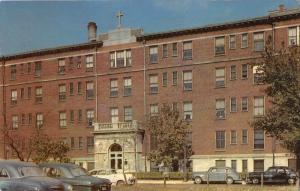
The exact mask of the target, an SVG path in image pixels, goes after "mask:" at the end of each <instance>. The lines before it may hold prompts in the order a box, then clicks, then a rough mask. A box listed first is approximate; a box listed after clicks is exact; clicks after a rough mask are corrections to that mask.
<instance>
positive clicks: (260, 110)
mask: <svg viewBox="0 0 300 191" xmlns="http://www.w3.org/2000/svg"><path fill="white" fill-rule="evenodd" d="M264 102H265V100H264V97H254V116H256V117H259V116H263V115H264V113H265V104H264Z"/></svg>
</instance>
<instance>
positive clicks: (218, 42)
mask: <svg viewBox="0 0 300 191" xmlns="http://www.w3.org/2000/svg"><path fill="white" fill-rule="evenodd" d="M223 54H225V37H224V36H221V37H216V38H215V55H216V56H217V55H223Z"/></svg>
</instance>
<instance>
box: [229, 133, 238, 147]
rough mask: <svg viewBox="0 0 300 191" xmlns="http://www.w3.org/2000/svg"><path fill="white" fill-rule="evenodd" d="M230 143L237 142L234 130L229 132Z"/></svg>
mask: <svg viewBox="0 0 300 191" xmlns="http://www.w3.org/2000/svg"><path fill="white" fill-rule="evenodd" d="M230 143H231V144H237V132H236V131H235V130H232V131H231V132H230Z"/></svg>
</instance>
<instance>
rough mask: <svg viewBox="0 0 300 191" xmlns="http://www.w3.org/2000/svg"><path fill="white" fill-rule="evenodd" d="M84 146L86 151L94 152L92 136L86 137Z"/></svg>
mask: <svg viewBox="0 0 300 191" xmlns="http://www.w3.org/2000/svg"><path fill="white" fill-rule="evenodd" d="M86 146H87V152H88V153H93V152H94V137H87V138H86Z"/></svg>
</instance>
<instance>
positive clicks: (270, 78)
mask: <svg viewBox="0 0 300 191" xmlns="http://www.w3.org/2000/svg"><path fill="white" fill-rule="evenodd" d="M269 42H271V41H269ZM270 44H271V43H267V47H266V50H265V53H264V54H263V59H262V62H260V63H259V64H258V68H257V70H258V73H261V74H263V75H261V76H260V77H261V78H262V79H261V80H262V82H264V83H265V84H266V88H265V92H266V94H267V96H268V97H269V98H270V100H271V103H272V107H271V108H270V109H269V110H268V111H267V112H266V115H265V116H264V117H262V118H258V119H255V120H254V122H253V124H252V125H253V127H254V128H263V129H264V130H265V131H266V134H268V135H269V136H274V137H275V138H277V139H278V140H281V142H282V143H283V145H284V146H285V147H286V148H287V149H289V150H290V151H292V152H293V151H294V149H295V144H296V140H297V139H299V138H300V86H299V85H300V81H299V80H300V78H299V72H300V71H299V69H300V48H299V47H290V48H285V46H284V44H282V47H281V48H280V49H279V50H274V49H273V48H272V47H271V46H270Z"/></svg>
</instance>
